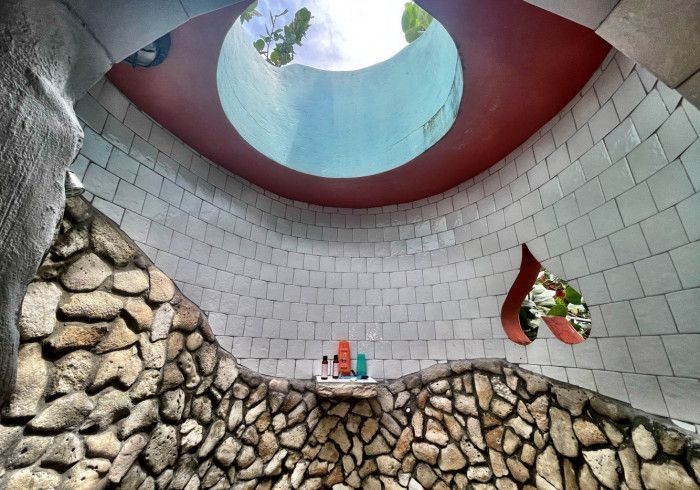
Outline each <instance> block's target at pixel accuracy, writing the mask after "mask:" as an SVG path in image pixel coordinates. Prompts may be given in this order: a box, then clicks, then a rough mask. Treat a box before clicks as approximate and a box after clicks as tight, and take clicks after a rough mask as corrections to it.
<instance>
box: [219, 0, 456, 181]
mask: <svg viewBox="0 0 700 490" xmlns="http://www.w3.org/2000/svg"><path fill="white" fill-rule="evenodd" d="M263 2H265V3H263ZM365 10H366V11H365ZM462 82H463V80H462V65H461V62H460V59H459V54H458V51H457V48H456V46H455V44H454V41H453V40H452V38H451V37H450V35H449V33H448V32H447V31H446V30H445V28H444V27H443V26H442V25H441V24H440V23H439V22H438V21H437V20H435V19H433V18H432V17H430V15H429V14H427V13H426V12H425V11H423V10H422V9H420V7H418V6H417V5H416V4H414V3H412V2H408V3H406V2H405V1H401V2H397V1H395V0H307V1H303V0H260V1H259V2H253V3H252V4H251V5H250V6H249V7H248V8H247V9H246V10H245V11H244V13H243V14H242V15H241V17H240V18H239V19H238V20H237V21H236V22H234V24H233V26H232V27H231V29H230V31H229V32H228V34H227V36H226V38H225V40H224V43H223V45H222V48H221V53H220V55H219V64H218V68H217V86H218V91H219V98H220V100H221V104H222V107H223V109H224V112H225V113H226V115H227V117H228V119H229V120H230V121H231V123H232V124H233V126H234V127H235V128H236V130H237V131H238V132H239V134H240V135H241V136H242V137H243V138H244V139H245V140H246V141H247V142H248V143H250V144H251V145H252V146H253V147H254V148H255V149H257V150H258V151H260V152H261V153H263V154H264V155H266V156H267V157H269V158H271V159H272V160H274V161H276V162H277V163H280V164H282V165H285V166H287V167H289V168H291V169H294V170H297V171H299V172H303V173H307V174H311V175H317V176H321V177H330V178H353V177H363V176H368V175H373V174H377V173H381V172H385V171H388V170H391V169H393V168H396V167H399V166H401V165H403V164H405V163H406V162H408V161H410V160H412V159H413V158H415V157H416V156H418V155H420V154H421V153H423V152H424V151H425V150H427V149H428V148H430V147H431V146H432V145H434V144H435V143H436V142H437V141H438V140H439V139H440V138H442V137H443V136H444V135H445V134H446V133H447V131H449V129H450V128H451V127H452V124H453V123H454V121H455V119H456V117H457V111H458V109H459V104H460V101H461V97H462Z"/></svg>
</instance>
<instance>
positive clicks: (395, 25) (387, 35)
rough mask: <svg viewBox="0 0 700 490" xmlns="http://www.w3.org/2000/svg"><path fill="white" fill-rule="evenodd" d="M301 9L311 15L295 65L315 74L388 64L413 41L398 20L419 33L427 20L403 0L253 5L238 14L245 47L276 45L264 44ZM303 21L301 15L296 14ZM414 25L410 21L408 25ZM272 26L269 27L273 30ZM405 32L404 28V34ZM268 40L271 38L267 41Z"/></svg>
mask: <svg viewBox="0 0 700 490" xmlns="http://www.w3.org/2000/svg"><path fill="white" fill-rule="evenodd" d="M303 9H306V11H308V12H309V15H310V16H311V19H310V20H309V22H308V26H303V27H307V28H306V29H304V30H303V33H304V35H303V39H302V40H301V43H302V44H301V46H299V45H295V46H294V47H295V50H294V59H293V60H291V61H290V62H289V64H292V63H296V64H300V65H305V66H310V67H312V68H318V69H321V70H332V71H351V70H359V69H361V68H366V67H368V66H371V65H374V64H377V63H380V62H382V61H385V60H388V59H389V58H391V57H392V56H394V55H395V54H396V53H398V52H399V51H401V50H402V49H403V48H405V47H406V46H407V45H408V44H409V40H414V39H417V37H418V36H415V37H414V36H413V33H412V32H410V31H409V32H406V33H405V32H404V29H403V25H404V24H406V23H405V22H404V23H402V22H401V20H402V18H403V17H413V18H415V17H419V16H422V18H415V19H406V20H407V21H408V25H410V26H418V27H419V28H420V27H421V20H422V21H423V22H422V27H423V30H424V29H425V28H426V27H427V26H428V25H429V24H430V21H431V20H432V18H431V17H430V15H429V14H428V13H427V12H425V11H424V10H423V9H421V8H420V7H418V6H417V5H416V4H415V3H413V2H408V4H407V2H406V0H284V1H280V0H258V1H257V2H253V3H252V4H251V6H250V7H248V9H247V10H246V12H245V13H244V14H243V29H244V30H245V32H246V34H247V35H248V38H249V39H250V41H251V43H253V42H255V41H259V40H260V39H263V44H262V46H263V47H264V49H263V51H264V52H266V53H267V48H268V46H270V47H271V48H272V49H274V47H275V44H276V42H277V41H276V40H274V39H271V42H270V43H269V44H268V43H266V42H265V40H264V38H266V37H268V33H270V32H271V31H275V30H280V29H281V32H278V36H284V34H285V32H284V26H286V25H289V24H290V23H292V22H293V21H294V19H295V14H296V13H297V12H299V11H302V13H303V14H305V12H303ZM302 19H303V15H302ZM410 20H414V22H410ZM273 23H274V27H273ZM407 30H408V29H407ZM269 37H272V36H269Z"/></svg>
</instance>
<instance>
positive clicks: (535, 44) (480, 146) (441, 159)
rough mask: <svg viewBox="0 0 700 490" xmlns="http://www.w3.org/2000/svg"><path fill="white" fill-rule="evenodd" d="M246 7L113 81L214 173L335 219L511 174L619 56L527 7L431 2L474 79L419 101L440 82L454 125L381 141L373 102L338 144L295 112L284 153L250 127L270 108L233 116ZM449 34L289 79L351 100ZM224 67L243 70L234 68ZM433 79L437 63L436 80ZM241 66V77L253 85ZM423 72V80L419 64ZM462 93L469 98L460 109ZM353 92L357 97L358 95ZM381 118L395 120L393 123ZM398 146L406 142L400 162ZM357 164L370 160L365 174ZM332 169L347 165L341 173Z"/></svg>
mask: <svg viewBox="0 0 700 490" xmlns="http://www.w3.org/2000/svg"><path fill="white" fill-rule="evenodd" d="M246 3H247V2H243V3H240V4H237V5H233V6H231V7H227V8H225V9H221V10H218V11H215V12H212V13H210V14H207V15H204V16H201V17H198V18H196V19H194V20H191V21H189V22H188V23H186V24H184V25H183V26H181V27H179V28H178V29H176V30H175V31H173V32H172V48H171V50H170V54H169V56H168V58H167V59H166V60H165V62H164V63H163V64H161V65H159V66H157V67H153V68H148V69H142V68H136V69H135V68H132V67H131V66H129V65H125V64H118V65H116V66H115V67H114V68H113V69H112V70H111V71H110V73H109V78H110V80H111V81H112V82H113V83H114V84H115V85H116V86H117V87H118V88H119V89H121V90H122V91H123V92H124V93H125V94H126V96H127V97H129V98H130V99H131V100H132V101H133V102H134V103H135V104H136V105H138V106H139V107H141V108H142V109H143V110H144V111H145V112H146V113H148V114H149V115H150V116H151V117H153V118H154V119H155V120H156V121H157V122H159V123H160V124H162V125H163V126H164V127H166V128H167V129H168V130H170V131H171V132H172V133H174V134H175V135H176V136H177V137H179V138H180V139H182V140H183V141H185V142H186V143H187V144H189V145H190V146H191V147H192V148H194V149H195V150H196V151H198V152H199V153H201V154H203V155H205V156H207V157H208V158H209V159H210V160H212V161H213V162H215V163H217V164H219V165H222V166H223V167H225V168H228V169H229V170H231V171H232V172H233V173H235V174H238V175H240V176H242V177H244V178H247V179H249V180H250V181H252V182H253V183H255V184H257V185H259V186H261V187H263V188H265V189H268V190H270V191H272V192H275V193H277V194H279V195H282V196H284V197H288V198H290V199H296V200H299V201H306V202H311V203H317V204H324V205H329V206H339V207H375V206H382V205H386V204H394V203H400V202H406V201H413V200H417V199H420V198H423V197H427V196H430V195H433V194H436V193H439V192H441V191H444V190H446V189H448V188H450V187H453V186H455V185H458V184H460V183H461V182H463V181H464V180H466V179H468V178H469V177H472V176H474V175H476V174H477V173H479V172H481V171H482V170H484V169H486V168H488V167H490V166H491V165H493V164H494V163H496V162H498V161H499V160H500V159H501V158H503V157H504V156H505V155H507V154H508V153H510V152H511V151H512V150H514V149H515V148H517V146H519V145H520V144H521V143H522V142H523V141H524V140H526V139H527V138H528V137H529V136H530V135H532V134H533V133H534V132H535V131H536V130H537V129H539V128H540V127H541V126H542V125H543V124H544V123H546V122H547V121H549V120H550V119H551V118H552V117H553V116H554V115H555V114H556V113H557V112H558V111H559V110H560V109H561V108H562V107H563V106H564V105H565V104H566V103H568V102H569V101H570V100H571V98H573V97H574V96H575V95H576V93H577V92H578V91H579V90H580V89H581V87H582V86H583V85H584V84H585V83H586V81H587V80H588V79H589V78H590V76H591V75H592V74H593V72H594V71H595V70H596V69H597V68H598V66H599V65H600V63H601V62H602V60H603V58H604V57H605V55H606V54H607V52H608V50H609V48H610V47H609V45H608V44H607V43H606V42H605V41H603V40H602V39H600V38H599V37H598V36H597V35H596V34H595V33H594V32H593V31H591V30H589V29H587V28H585V27H582V26H580V25H578V24H575V23H573V22H571V21H568V20H566V19H563V18H561V17H558V16H555V15H553V14H551V13H549V12H546V11H544V10H541V9H539V8H537V7H534V6H532V5H530V4H528V3H526V2H524V1H523V0H490V1H489V2H483V1H479V0H461V1H456V0H424V1H421V2H419V3H420V4H421V6H422V7H423V8H425V9H426V10H427V11H428V12H429V13H431V14H432V15H433V16H434V17H435V19H436V20H438V21H439V22H440V23H441V24H442V26H444V29H446V31H447V33H449V35H450V36H451V37H452V39H453V40H454V43H455V44H456V46H457V53H458V55H459V59H458V60H457V61H458V62H459V61H460V60H461V65H460V64H459V63H457V64H456V65H454V64H453V66H457V67H460V66H461V76H459V75H460V74H459V73H457V74H456V75H457V76H455V71H454V68H453V69H452V75H451V77H450V73H449V69H446V68H445V67H447V66H449V63H448V62H449V61H450V60H447V61H446V62H445V63H444V64H443V65H441V69H442V70H443V72H444V73H441V74H440V76H436V77H427V76H426V74H425V73H419V72H418V71H415V73H413V76H414V79H413V80H414V86H413V89H412V90H416V87H417V85H415V83H418V81H419V80H420V78H424V79H426V82H425V83H426V86H428V85H429V83H435V81H436V80H438V82H439V79H440V78H441V77H442V78H444V79H445V80H449V82H450V83H448V84H447V85H444V84H443V85H442V86H440V85H439V83H437V85H436V86H435V89H434V90H433V89H431V90H426V91H425V94H423V96H422V97H421V98H420V100H425V99H426V97H427V95H428V94H432V93H435V94H440V93H441V90H442V91H443V92H445V94H443V95H446V96H449V97H448V98H447V99H446V100H452V101H453V102H452V106H453V107H450V106H449V105H446V107H447V111H445V110H444V109H442V108H441V106H439V105H435V103H432V102H430V103H429V102H426V103H425V104H423V106H425V107H423V106H421V105H417V106H416V109H415V112H420V111H422V113H426V114H427V112H426V111H428V112H430V110H433V111H438V112H436V113H440V114H442V113H443V112H447V113H448V117H443V119H442V120H440V125H439V127H437V129H433V130H432V132H431V133H430V134H429V136H428V137H426V136H421V137H420V138H418V137H417V136H416V134H420V135H425V133H426V131H425V129H426V127H427V126H428V125H430V124H435V121H434V120H433V119H430V118H428V119H429V120H428V121H427V122H425V123H423V122H422V120H421V119H420V117H418V118H417V119H416V121H418V126H417V127H416V128H415V129H416V130H419V131H416V130H413V131H410V130H409V129H410V125H404V126H406V127H399V126H396V125H394V126H392V125H388V126H387V125H386V124H385V125H384V126H386V127H384V126H382V127H381V132H380V130H379V126H377V127H376V128H374V127H373V126H372V124H371V123H372V119H371V118H368V119H363V118H362V117H361V113H365V112H366V111H367V110H368V108H370V107H375V106H376V102H372V101H371V100H369V101H368V102H369V103H368V104H366V106H365V108H364V109H363V108H360V110H359V111H358V110H357V107H352V108H353V109H354V112H352V114H354V116H355V117H356V119H355V120H354V121H353V120H352V117H351V113H350V112H345V113H343V112H340V113H339V114H340V117H337V118H336V119H337V120H338V121H340V120H342V121H347V122H348V123H349V122H352V123H353V124H354V125H355V126H354V127H353V131H354V132H347V131H346V132H345V133H343V131H342V129H343V126H342V125H340V124H338V125H337V126H336V127H335V128H333V127H331V128H330V129H327V132H326V133H325V134H321V133H318V131H319V128H324V126H323V125H316V126H314V125H313V124H309V122H310V121H312V118H313V117H318V114H317V115H315V116H314V115H313V114H309V115H308V116H307V115H304V114H301V115H300V113H299V111H296V112H295V113H294V114H293V116H294V117H296V119H292V120H293V127H294V129H295V131H296V133H297V138H296V139H294V138H288V141H284V140H279V139H277V140H276V142H273V140H271V139H267V138H265V133H264V131H260V130H259V128H255V124H253V123H254V121H255V119H254V117H250V115H249V114H247V113H248V111H249V110H251V109H253V108H254V107H260V104H263V102H262V101H263V99H262V98H261V99H260V103H259V104H257V105H256V104H253V105H250V101H248V104H249V105H248V106H246V105H241V104H240V103H237V104H236V103H232V102H231V101H232V100H236V96H237V95H241V94H240V93H236V90H235V84H232V83H229V82H226V80H228V81H230V80H231V79H232V77H234V76H236V73H237V72H236V68H237V65H236V59H237V58H238V57H241V54H240V53H238V54H236V52H235V49H232V48H231V39H232V36H234V35H235V30H234V29H232V26H233V25H234V23H235V21H236V19H237V18H238V16H239V15H240V13H241V12H242V11H243V10H244V8H245V6H246ZM431 30H432V31H433V32H432V34H431ZM436 32H438V33H439V30H438V29H437V28H435V26H433V27H431V29H429V30H428V31H427V32H426V35H424V36H422V37H421V38H419V39H418V41H421V42H420V43H419V42H416V43H414V44H415V46H414V45H413V44H412V45H409V46H408V47H407V48H405V49H404V50H403V51H401V52H399V53H398V54H397V55H396V56H395V57H394V58H391V59H390V60H387V61H386V62H383V63H380V64H378V65H375V66H373V67H369V68H366V69H363V70H358V71H357V72H330V73H329V72H323V71H320V70H315V69H311V68H308V67H305V66H302V65H296V66H289V67H284V68H282V70H285V71H286V73H287V74H289V73H296V74H297V79H298V80H300V81H302V80H304V81H305V80H310V81H314V82H315V83H316V84H317V86H318V84H319V83H320V82H319V80H321V81H323V76H328V75H332V76H338V75H340V76H341V77H343V76H345V77H348V79H347V80H345V81H343V83H342V84H341V85H342V86H349V85H351V83H350V82H354V83H356V84H357V87H359V88H362V83H366V82H363V81H362V80H363V77H364V80H371V79H382V78H383V76H384V73H383V72H382V70H388V71H387V72H386V73H389V72H390V71H391V70H392V69H393V67H394V66H395V64H396V63H397V62H398V61H401V60H402V58H403V59H408V60H417V59H421V58H422V59H426V53H435V52H436V51H435V48H434V47H431V46H430V43H431V42H434V41H435V39H434V38H435V37H438V36H436V35H435V34H436ZM447 33H445V34H447ZM424 38H425V39H424ZM447 38H448V39H449V36H447ZM441 39H442V38H441ZM227 40H228V41H227ZM234 47H235V45H234ZM452 49H454V48H452ZM448 52H449V50H448ZM253 54H255V53H253ZM220 56H221V58H222V59H224V58H226V57H229V58H231V57H232V58H231V59H229V63H228V65H226V66H225V67H223V68H221V67H220V66H219V59H220ZM256 56H257V55H256ZM448 58H449V56H448ZM241 59H242V58H241ZM249 61H250V60H249ZM255 61H262V60H261V59H258V60H255ZM404 61H405V60H404ZM452 61H454V60H452ZM429 65H430V63H428V62H427V61H426V63H425V66H429ZM241 66H242V65H240V66H239V68H240V70H241V71H240V72H238V73H239V74H243V73H248V71H247V70H245V67H243V68H241ZM410 66H414V67H418V68H421V65H415V62H414V64H413V65H410ZM425 66H423V68H425ZM248 68H250V67H248ZM264 68H268V67H264ZM290 69H291V70H290ZM458 71H459V68H458ZM217 72H219V81H218V82H219V83H218V84H217ZM221 72H223V75H222V74H221ZM367 73H369V74H370V75H367ZM426 73H427V72H426ZM224 75H225V76H224ZM358 77H359V78H358ZM243 78H245V77H243ZM287 78H289V77H287ZM409 79H410V77H409ZM222 80H224V83H222ZM428 80H429V81H428ZM287 81H288V80H287ZM280 83H282V82H280ZM309 83H310V82H309ZM326 83H327V81H326ZM241 86H245V84H243V85H241ZM297 86H298V84H297ZM457 89H460V90H461V95H462V96H461V102H460V103H459V104H457V102H458V101H459V100H460V99H459V91H458V90H457ZM353 90H355V93H357V88H355V89H353ZM390 92H391V91H388V92H387V93H390ZM308 93H312V92H308ZM349 93H352V90H351V92H349ZM249 95H250V94H249ZM437 98H440V97H437ZM237 100H241V99H240V98H238V99H237ZM376 100H381V97H380V98H378V99H376ZM222 101H223V103H222ZM442 103H443V104H445V102H444V101H443V102H442ZM431 104H432V105H431ZM282 105H284V104H282ZM457 105H458V111H455V108H456V107H457ZM271 107H281V106H280V105H279V104H277V105H275V104H273V105H272V106H271ZM289 107H294V104H291V103H290V104H289ZM309 107H313V105H312V104H310V105H309ZM345 110H346V111H347V108H346V109H345ZM400 110H404V111H405V110H409V112H410V110H411V108H405V107H398V106H397V108H396V111H397V114H398V112H400ZM243 112H246V114H242V113H243ZM455 112H456V114H455ZM376 113H377V114H383V115H384V117H385V118H386V113H387V110H386V109H383V110H381V111H379V110H377V111H376ZM358 114H360V117H357V115H358ZM390 115H391V117H399V116H397V115H395V114H394V113H392V114H390ZM253 116H254V115H253ZM443 116H444V115H443ZM455 116H456V119H455ZM400 117H402V120H404V119H405V117H403V116H400ZM288 119H289V118H288ZM375 119H377V120H378V119H380V118H375ZM363 120H366V121H367V130H366V133H367V136H365V138H366V141H367V142H368V143H367V144H366V145H364V147H363V141H364V140H363V139H362V138H358V137H357V131H358V128H359V129H362V122H363ZM453 121H454V123H453ZM389 122H391V121H390V118H389ZM395 126H396V127H395ZM450 126H451V128H450ZM387 128H388V129H387ZM397 128H398V129H397ZM333 130H335V133H334V132H333ZM282 133H284V131H283V132H282ZM282 133H281V134H282ZM287 133H289V131H287ZM304 134H306V136H303V135H304ZM299 135H301V136H299ZM244 137H245V138H244ZM403 137H405V138H406V139H405V142H403V143H404V145H403V146H401V143H402V141H401V138H403ZM353 138H354V139H353ZM390 138H396V139H397V141H399V142H400V143H398V145H399V146H400V148H399V149H398V150H397V149H396V148H395V147H396V146H397V143H393V142H391V141H390ZM411 138H413V139H411ZM300 141H301V144H300V143H299V142H300ZM323 142H326V143H325V144H324V143H323ZM311 143H313V144H311ZM295 145H296V146H295ZM426 148H427V149H426ZM335 152H337V154H335ZM353 155H356V156H357V158H356V159H354V160H353ZM329 156H332V157H333V158H334V161H328V159H329ZM277 162H282V163H277ZM404 162H407V163H404Z"/></svg>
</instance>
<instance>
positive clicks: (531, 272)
mask: <svg viewBox="0 0 700 490" xmlns="http://www.w3.org/2000/svg"><path fill="white" fill-rule="evenodd" d="M541 268H542V266H541V265H540V263H539V262H538V261H537V259H536V258H535V256H534V255H532V253H531V252H530V249H529V248H527V245H523V250H522V259H521V260H520V271H518V276H517V277H516V278H515V282H513V286H511V288H510V291H508V294H507V295H506V300H505V301H504V302H503V307H502V308H501V324H502V325H503V330H504V331H505V332H506V335H507V336H508V338H509V339H510V340H512V341H513V342H515V343H517V344H522V345H527V344H530V343H532V340H530V338H529V337H528V336H527V335H525V331H524V330H523V327H522V326H521V325H520V305H522V304H523V301H524V300H525V296H527V293H529V292H530V289H532V285H533V284H535V280H537V275H538V274H539V273H540V269H541Z"/></svg>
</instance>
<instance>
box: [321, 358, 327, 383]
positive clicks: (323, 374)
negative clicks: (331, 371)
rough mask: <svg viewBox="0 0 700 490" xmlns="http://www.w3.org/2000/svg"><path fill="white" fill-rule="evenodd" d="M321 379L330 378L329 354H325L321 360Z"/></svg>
mask: <svg viewBox="0 0 700 490" xmlns="http://www.w3.org/2000/svg"><path fill="white" fill-rule="evenodd" d="M321 379H328V356H323V362H321Z"/></svg>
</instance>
